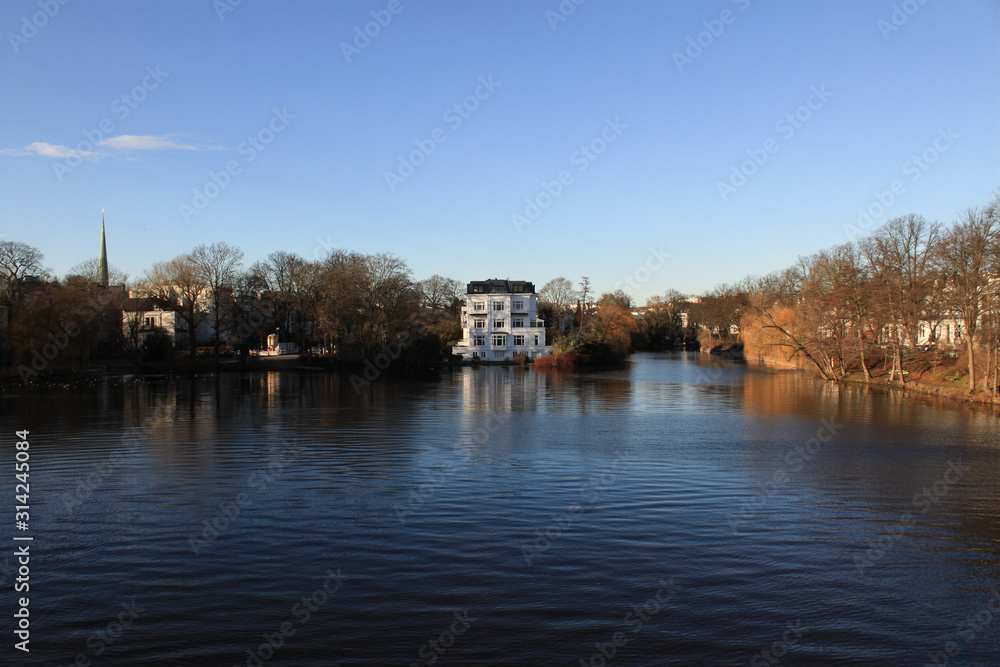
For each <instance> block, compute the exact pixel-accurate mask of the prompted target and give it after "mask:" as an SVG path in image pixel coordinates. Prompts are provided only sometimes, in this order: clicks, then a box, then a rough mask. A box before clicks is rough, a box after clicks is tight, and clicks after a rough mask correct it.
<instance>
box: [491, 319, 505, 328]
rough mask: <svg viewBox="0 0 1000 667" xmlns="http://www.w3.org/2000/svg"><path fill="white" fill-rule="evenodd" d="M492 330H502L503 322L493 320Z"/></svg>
mask: <svg viewBox="0 0 1000 667" xmlns="http://www.w3.org/2000/svg"><path fill="white" fill-rule="evenodd" d="M493 328H494V329H503V320H493Z"/></svg>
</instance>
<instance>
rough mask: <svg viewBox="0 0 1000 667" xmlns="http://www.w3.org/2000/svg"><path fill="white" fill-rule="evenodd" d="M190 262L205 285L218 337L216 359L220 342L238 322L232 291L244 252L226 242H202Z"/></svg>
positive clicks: (237, 278)
mask: <svg viewBox="0 0 1000 667" xmlns="http://www.w3.org/2000/svg"><path fill="white" fill-rule="evenodd" d="M190 261H191V264H192V266H193V268H194V272H195V275H196V277H197V279H198V280H199V281H201V283H202V284H204V285H205V288H206V297H207V301H208V304H209V307H210V309H211V313H210V317H211V320H212V331H213V332H214V337H215V340H214V341H213V343H214V344H213V353H212V356H213V357H216V358H217V357H218V353H219V344H220V342H221V341H222V340H224V339H225V334H226V332H228V331H230V330H231V329H233V325H234V322H235V314H236V301H235V299H234V297H233V294H234V292H235V290H236V285H237V282H238V281H239V279H240V275H241V274H242V273H243V251H242V250H240V249H239V248H237V247H235V246H231V245H229V244H228V243H226V242H224V241H220V242H219V243H213V244H212V245H209V246H206V245H204V244H202V245H199V246H198V247H196V248H195V249H194V250H193V251H191V255H190Z"/></svg>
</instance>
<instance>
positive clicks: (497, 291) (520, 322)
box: [452, 279, 552, 361]
mask: <svg viewBox="0 0 1000 667" xmlns="http://www.w3.org/2000/svg"><path fill="white" fill-rule="evenodd" d="M452 352H453V353H454V354H456V355H458V356H460V357H462V359H465V360H467V361H471V360H473V359H479V360H482V361H511V360H513V358H514V355H516V354H523V355H525V356H526V357H528V358H529V359H536V358H538V357H544V356H545V355H547V354H551V353H552V346H551V345H546V344H545V322H544V321H542V320H540V319H538V295H537V294H535V285H534V284H533V283H529V282H525V281H522V280H497V279H493V280H474V281H473V282H471V283H469V284H468V286H467V287H466V290H465V305H463V306H462V340H460V341H458V345H456V346H455V347H453V348H452Z"/></svg>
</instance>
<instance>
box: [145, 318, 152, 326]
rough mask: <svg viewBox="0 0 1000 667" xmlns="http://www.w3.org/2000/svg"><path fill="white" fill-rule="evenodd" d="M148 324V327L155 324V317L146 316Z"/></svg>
mask: <svg viewBox="0 0 1000 667" xmlns="http://www.w3.org/2000/svg"><path fill="white" fill-rule="evenodd" d="M146 326H147V327H151V326H153V318H152V317H147V318H146Z"/></svg>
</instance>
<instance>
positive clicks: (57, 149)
mask: <svg viewBox="0 0 1000 667" xmlns="http://www.w3.org/2000/svg"><path fill="white" fill-rule="evenodd" d="M24 150H25V151H28V152H29V153H34V154H36V155H41V156H42V157H52V158H68V157H78V158H82V159H84V160H96V159H97V158H98V157H99V156H100V153H95V152H92V151H76V150H73V149H72V148H70V147H69V146H61V145H59V144H47V143H45V142H43V141H35V142H32V143H30V144H28V145H27V146H25V147H24ZM19 154H20V155H27V154H28V153H19Z"/></svg>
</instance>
